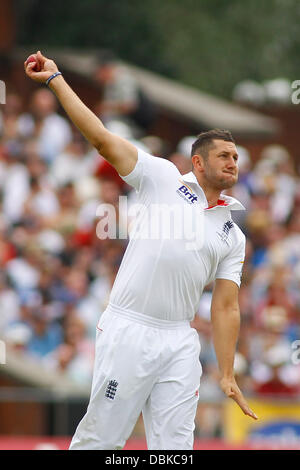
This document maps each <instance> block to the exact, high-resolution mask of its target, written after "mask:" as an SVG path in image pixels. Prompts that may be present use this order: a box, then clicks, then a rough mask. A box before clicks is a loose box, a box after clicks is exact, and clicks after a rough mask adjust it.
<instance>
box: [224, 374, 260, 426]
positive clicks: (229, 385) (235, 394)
mask: <svg viewBox="0 0 300 470" xmlns="http://www.w3.org/2000/svg"><path fill="white" fill-rule="evenodd" d="M220 387H221V389H222V390H223V392H224V393H225V395H227V396H228V397H229V398H232V399H233V400H234V401H235V402H236V403H237V404H238V405H239V407H240V408H241V410H242V411H243V413H244V414H245V415H247V416H250V417H251V418H253V419H255V420H256V419H258V417H257V416H256V414H255V413H254V412H253V411H252V410H251V408H250V407H249V405H248V403H247V401H246V399H245V397H244V395H243V394H242V392H241V390H240V389H239V387H238V385H237V383H236V381H235V378H234V377H231V378H227V377H223V378H222V379H221V380H220Z"/></svg>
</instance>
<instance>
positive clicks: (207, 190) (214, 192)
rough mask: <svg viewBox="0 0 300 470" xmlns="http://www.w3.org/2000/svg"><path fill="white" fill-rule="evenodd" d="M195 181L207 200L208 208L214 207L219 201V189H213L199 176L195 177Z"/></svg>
mask: <svg viewBox="0 0 300 470" xmlns="http://www.w3.org/2000/svg"><path fill="white" fill-rule="evenodd" d="M196 178H197V181H198V183H199V184H200V186H201V188H202V189H203V191H204V194H205V196H206V199H207V203H208V207H211V206H216V205H217V203H218V200H219V199H220V194H221V189H218V188H215V187H213V186H211V185H210V184H208V182H207V181H206V180H205V178H201V176H200V175H196Z"/></svg>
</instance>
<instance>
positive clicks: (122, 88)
mask: <svg viewBox="0 0 300 470" xmlns="http://www.w3.org/2000/svg"><path fill="white" fill-rule="evenodd" d="M95 79H96V81H97V82H98V83H99V84H100V86H101V89H102V99H101V100H100V102H99V103H98V105H97V106H96V109H95V112H96V114H98V115H99V116H100V118H101V120H102V121H103V122H104V124H105V125H106V126H107V125H108V123H109V121H112V120H116V121H121V122H125V123H128V124H129V125H130V127H131V128H132V129H133V130H135V132H137V133H141V131H142V132H144V131H146V130H147V129H148V128H149V127H150V126H151V124H152V122H153V120H154V118H155V108H154V105H153V104H152V102H151V101H150V99H149V98H148V96H147V95H146V94H145V93H144V91H142V90H141V88H140V87H139V85H138V84H137V82H136V80H135V79H134V77H133V75H132V73H130V71H129V69H128V67H126V66H125V65H124V64H121V63H120V62H118V61H117V60H116V58H115V57H114V55H113V54H112V53H111V52H109V51H103V52H102V53H101V54H100V57H99V65H98V66H97V68H96V70H95Z"/></svg>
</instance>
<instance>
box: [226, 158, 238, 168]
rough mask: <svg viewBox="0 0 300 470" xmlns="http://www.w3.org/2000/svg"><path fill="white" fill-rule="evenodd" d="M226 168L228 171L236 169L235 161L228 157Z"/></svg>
mask: <svg viewBox="0 0 300 470" xmlns="http://www.w3.org/2000/svg"><path fill="white" fill-rule="evenodd" d="M227 168H230V169H236V168H237V161H236V160H235V159H234V158H233V157H230V158H229V159H228V161H227Z"/></svg>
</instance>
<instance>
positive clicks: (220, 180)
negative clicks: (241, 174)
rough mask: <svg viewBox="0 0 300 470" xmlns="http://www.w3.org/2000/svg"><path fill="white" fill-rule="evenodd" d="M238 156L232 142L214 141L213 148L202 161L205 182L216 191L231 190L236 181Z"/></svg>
mask: <svg viewBox="0 0 300 470" xmlns="http://www.w3.org/2000/svg"><path fill="white" fill-rule="evenodd" d="M237 161H238V154H237V149H236V146H235V144H234V143H233V142H226V141H225V140H214V147H213V148H212V149H210V150H209V153H208V157H207V158H205V159H203V162H204V175H205V179H206V181H207V182H208V183H209V184H210V185H211V186H213V187H215V188H216V189H220V190H223V189H228V188H231V187H232V186H233V185H234V184H235V183H236V182H237V180H238V165H237Z"/></svg>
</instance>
